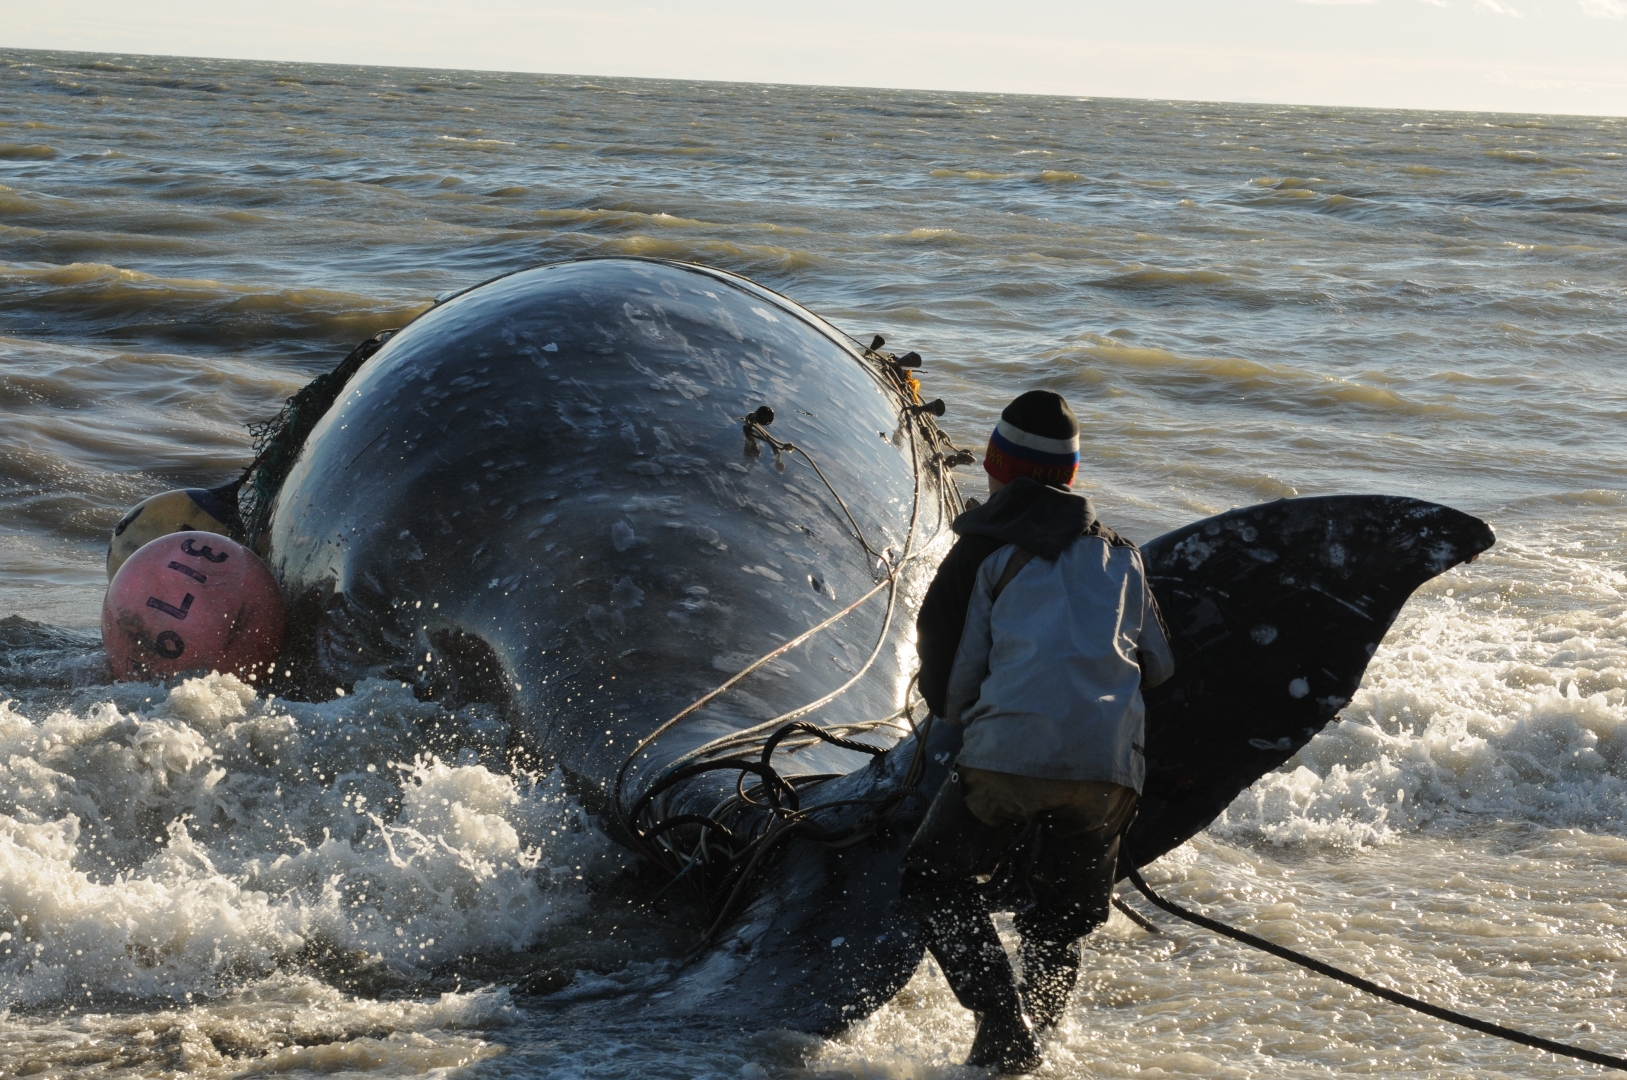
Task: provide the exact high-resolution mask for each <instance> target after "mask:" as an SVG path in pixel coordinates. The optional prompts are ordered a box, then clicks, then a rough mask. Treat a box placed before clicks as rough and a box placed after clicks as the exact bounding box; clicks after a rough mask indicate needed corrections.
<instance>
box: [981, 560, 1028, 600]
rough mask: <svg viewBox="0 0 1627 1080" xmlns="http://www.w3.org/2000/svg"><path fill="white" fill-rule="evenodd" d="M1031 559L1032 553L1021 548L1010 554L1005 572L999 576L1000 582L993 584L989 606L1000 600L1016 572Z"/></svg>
mask: <svg viewBox="0 0 1627 1080" xmlns="http://www.w3.org/2000/svg"><path fill="white" fill-rule="evenodd" d="M1033 558H1034V553H1033V552H1032V551H1027V550H1024V549H1023V548H1018V549H1017V550H1016V551H1014V552H1012V554H1011V559H1010V561H1008V562H1007V563H1006V569H1005V572H1004V573H1002V574H1001V575H1000V580H999V581H996V582H995V583H994V592H993V594H992V595H991V596H990V597H989V602H990V603H991V604H992V603H993V602H994V601H996V600H998V599H1000V594H1001V593H1003V592H1005V591H1006V586H1007V585H1010V584H1011V579H1012V578H1014V577H1016V576H1017V571H1019V570H1021V569H1022V568H1023V567H1025V566H1027V565H1028V564H1029V562H1030V561H1032V559H1033Z"/></svg>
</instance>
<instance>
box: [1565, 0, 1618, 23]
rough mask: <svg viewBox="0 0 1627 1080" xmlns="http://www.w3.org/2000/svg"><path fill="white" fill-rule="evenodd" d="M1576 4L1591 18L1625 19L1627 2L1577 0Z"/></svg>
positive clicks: (1616, 0) (1615, 0)
mask: <svg viewBox="0 0 1627 1080" xmlns="http://www.w3.org/2000/svg"><path fill="white" fill-rule="evenodd" d="M1576 6H1577V7H1579V8H1581V9H1582V14H1583V15H1586V16H1588V17H1589V18H1591V19H1627V4H1624V3H1622V2H1621V0H1577V2H1576Z"/></svg>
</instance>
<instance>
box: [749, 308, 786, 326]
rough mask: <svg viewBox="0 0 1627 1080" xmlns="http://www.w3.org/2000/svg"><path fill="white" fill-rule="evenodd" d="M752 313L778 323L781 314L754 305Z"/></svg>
mask: <svg viewBox="0 0 1627 1080" xmlns="http://www.w3.org/2000/svg"><path fill="white" fill-rule="evenodd" d="M751 313H752V314H753V315H756V316H758V317H760V318H763V319H767V320H768V321H769V322H771V323H777V322H779V321H780V318H779V316H778V315H775V314H772V313H771V312H770V311H769V310H768V309H767V308H760V307H753V308H752V309H751Z"/></svg>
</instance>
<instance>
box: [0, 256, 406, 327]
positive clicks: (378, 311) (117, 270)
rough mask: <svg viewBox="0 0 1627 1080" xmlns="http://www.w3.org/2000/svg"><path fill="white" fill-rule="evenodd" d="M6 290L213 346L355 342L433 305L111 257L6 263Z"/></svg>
mask: <svg viewBox="0 0 1627 1080" xmlns="http://www.w3.org/2000/svg"><path fill="white" fill-rule="evenodd" d="M0 290H3V293H4V295H3V298H0V311H9V312H11V313H13V314H24V313H26V314H27V315H28V316H31V317H34V318H38V319H40V320H42V321H44V322H46V323H47V324H54V323H57V322H58V321H62V320H71V321H72V322H73V324H74V325H75V326H77V327H79V328H80V330H81V332H84V331H86V330H89V329H92V328H96V327H102V328H109V329H111V328H117V329H119V330H120V331H122V332H124V333H135V332H139V333H142V334H145V335H149V336H150V337H152V338H154V339H157V340H166V339H167V340H171V341H188V342H208V343H211V344H213V345H216V346H223V345H237V344H252V345H258V344H261V343H264V342H266V341H268V340H269V341H277V340H284V339H288V338H296V339H300V338H303V339H310V338H318V339H324V340H328V341H334V342H346V343H354V342H357V341H361V340H363V339H365V338H367V337H369V336H371V335H372V334H374V333H376V332H378V331H379V330H382V329H385V328H386V327H391V326H400V325H402V324H403V323H404V322H406V321H407V320H408V319H411V318H412V317H413V316H414V315H416V314H417V313H418V312H420V311H422V310H424V309H425V308H426V307H427V306H428V304H427V303H425V302H423V301H418V302H408V303H402V302H400V301H383V300H380V299H377V298H374V297H368V296H361V295H358V294H356V293H347V292H342V291H340V290H337V289H324V288H288V287H264V286H256V285H248V284H237V283H231V282H224V281H217V280H212V279H209V278H175V277H161V276H159V275H155V274H147V273H142V272H141V271H138V270H127V269H124V268H122V267H118V266H112V265H109V264H107V263H69V264H66V265H49V264H47V265H38V264H17V263H0Z"/></svg>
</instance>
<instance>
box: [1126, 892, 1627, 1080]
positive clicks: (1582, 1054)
mask: <svg viewBox="0 0 1627 1080" xmlns="http://www.w3.org/2000/svg"><path fill="white" fill-rule="evenodd" d="M1129 877H1130V884H1132V885H1134V886H1135V887H1136V888H1137V889H1138V890H1139V891H1140V892H1141V895H1142V896H1145V897H1146V898H1147V899H1148V900H1150V901H1151V902H1152V903H1154V904H1156V905H1157V906H1158V907H1160V908H1163V909H1164V910H1165V911H1167V912H1169V913H1170V914H1171V915H1174V916H1175V917H1176V918H1180V919H1185V920H1186V921H1187V922H1189V923H1194V924H1196V925H1198V926H1201V927H1203V928H1204V929H1205V930H1212V931H1214V932H1215V933H1217V934H1220V935H1221V936H1222V937H1229V938H1231V939H1232V940H1233V941H1241V942H1242V943H1243V944H1244V945H1250V946H1252V947H1254V948H1256V949H1260V950H1262V951H1264V952H1268V953H1270V954H1271V955H1272V956H1276V957H1279V958H1281V959H1283V960H1287V961H1288V962H1289V963H1291V964H1298V965H1299V966H1300V967H1302V968H1308V969H1309V970H1311V971H1314V972H1316V973H1317V974H1318V975H1326V976H1327V977H1328V978H1330V979H1335V980H1337V981H1339V982H1342V983H1344V984H1345V985H1346V986H1354V987H1355V988H1356V989H1358V990H1364V991H1366V992H1367V993H1369V994H1372V995H1373V996H1374V997H1381V998H1383V999H1384V1000H1385V1001H1389V1002H1393V1003H1394V1004H1396V1005H1401V1006H1404V1007H1406V1008H1408V1009H1412V1010H1414V1011H1415V1012H1421V1013H1423V1014H1424V1015H1425V1016H1433V1017H1434V1018H1435V1019H1437V1020H1445V1021H1446V1022H1447V1023H1449V1024H1457V1025H1458V1026H1459V1027H1466V1028H1468V1029H1469V1030H1471V1031H1478V1032H1481V1033H1482V1034H1485V1035H1495V1036H1497V1037H1498V1038H1499V1039H1507V1040H1508V1041H1509V1042H1515V1043H1520V1044H1522V1045H1524V1046H1530V1047H1535V1048H1536V1049H1538V1050H1546V1051H1548V1052H1549V1053H1550V1054H1562V1055H1564V1056H1565V1057H1573V1058H1576V1059H1578V1060H1579V1061H1587V1062H1591V1063H1592V1064H1594V1065H1603V1066H1605V1067H1606V1068H1609V1069H1620V1070H1622V1071H1623V1072H1627V1058H1619V1057H1615V1056H1613V1055H1611V1054H1602V1053H1600V1052H1599V1051H1597V1050H1585V1049H1583V1048H1582V1047H1579V1046H1568V1045H1566V1044H1565V1043H1560V1042H1554V1041H1553V1040H1552V1039H1544V1038H1542V1037H1541V1036H1540V1035H1528V1034H1526V1033H1525V1032H1523V1031H1515V1030H1514V1029H1513V1028H1508V1027H1504V1026H1503V1025H1501V1024H1493V1023H1492V1022H1491V1021H1489V1020H1477V1019H1476V1018H1474V1017H1472V1016H1468V1015H1466V1014H1464V1013H1460V1012H1454V1011H1453V1010H1451V1009H1443V1008H1441V1007H1440V1006H1439V1005H1431V1004H1429V1003H1428V1002H1427V1001H1419V1000H1418V999H1417V998H1415V997H1412V996H1410V995H1407V994H1403V993H1401V992H1400V991H1399V990H1391V989H1390V988H1389V987H1386V986H1380V985H1379V984H1378V983H1376V982H1370V981H1368V980H1367V979H1364V978H1362V977H1361V976H1359V975H1352V974H1350V973H1349V972H1347V971H1341V970H1339V969H1338V968H1336V967H1334V966H1333V965H1331V964H1324V963H1323V962H1322V961H1320V960H1316V959H1313V958H1311V957H1309V956H1306V955H1305V954H1304V953H1301V952H1295V951H1294V950H1293V949H1290V948H1287V947H1285V946H1282V945H1278V944H1277V943H1275V942H1272V941H1267V940H1266V939H1265V938H1263V937H1258V936H1256V935H1254V934H1250V933H1248V932H1247V931H1244V930H1238V929H1236V928H1235V927H1231V926H1227V925H1226V924H1225V923H1223V922H1217V921H1215V920H1214V919H1211V918H1209V917H1208V916H1206V915H1199V914H1198V913H1197V912H1195V911H1191V910H1189V909H1187V908H1184V907H1182V906H1181V905H1179V904H1177V903H1174V902H1172V901H1169V900H1165V899H1164V898H1163V897H1162V896H1159V895H1158V894H1157V893H1155V892H1153V891H1152V886H1150V885H1148V884H1147V882H1146V881H1145V880H1143V878H1142V877H1141V874H1140V873H1139V872H1137V871H1135V870H1131V871H1130V874H1129Z"/></svg>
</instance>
